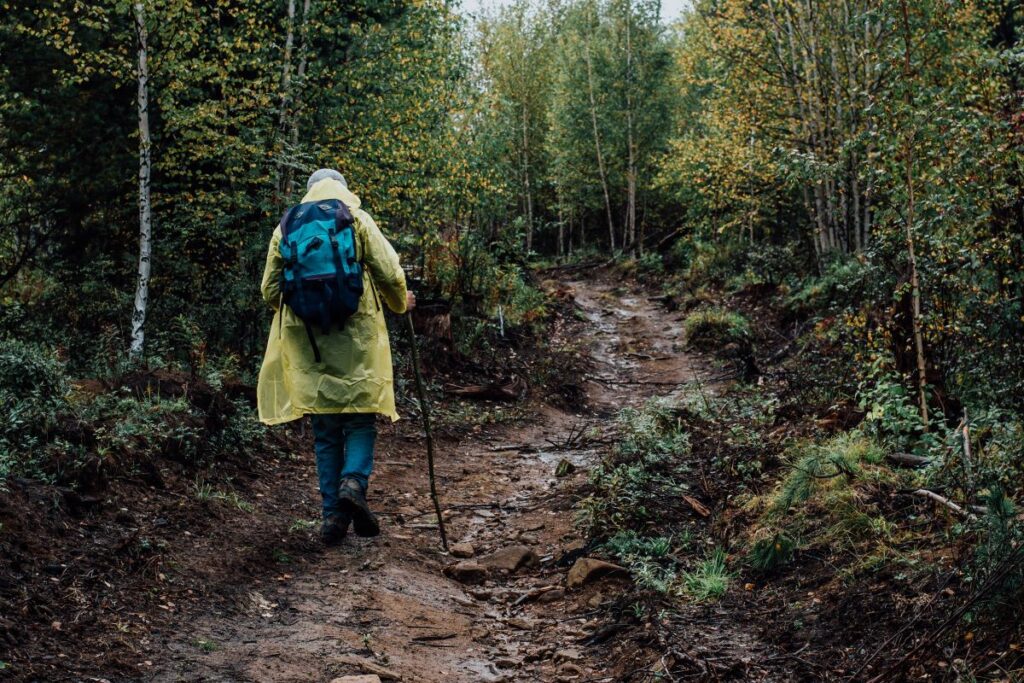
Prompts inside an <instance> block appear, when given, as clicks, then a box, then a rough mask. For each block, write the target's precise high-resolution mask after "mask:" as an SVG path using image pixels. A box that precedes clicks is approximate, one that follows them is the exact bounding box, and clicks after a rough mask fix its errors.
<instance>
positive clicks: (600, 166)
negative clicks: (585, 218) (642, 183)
mask: <svg viewBox="0 0 1024 683" xmlns="http://www.w3.org/2000/svg"><path fill="white" fill-rule="evenodd" d="M584 56H585V57H586V59H587V91H588V92H589V94H590V121H591V123H592V124H593V125H594V150H595V151H596V152H597V171H598V173H599V174H600V175H601V190H602V191H603V192H604V210H605V212H606V213H607V215H608V241H609V245H610V246H611V250H612V251H615V219H614V218H612V199H611V195H610V194H609V193H608V176H607V174H606V173H605V170H604V155H603V154H602V153H601V132H600V130H599V129H598V127H597V101H596V100H595V98H594V69H593V66H592V65H591V61H590V45H587V46H586V48H585V50H584ZM580 243H581V244H582V240H581V242H580Z"/></svg>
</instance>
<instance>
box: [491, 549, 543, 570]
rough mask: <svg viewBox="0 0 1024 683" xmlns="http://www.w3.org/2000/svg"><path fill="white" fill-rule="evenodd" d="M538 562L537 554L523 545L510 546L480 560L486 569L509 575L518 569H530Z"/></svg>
mask: <svg viewBox="0 0 1024 683" xmlns="http://www.w3.org/2000/svg"><path fill="white" fill-rule="evenodd" d="M539 561H540V558H539V557H537V553H535V552H534V551H533V550H532V549H530V548H528V547H527V546H525V545H510V546H507V547H505V548H502V549H501V550H498V551H497V552H494V553H491V554H490V555H487V556H486V557H481V558H480V562H481V563H482V564H484V565H486V566H487V567H488V568H490V569H494V570H496V571H501V572H509V573H512V572H514V571H516V570H517V569H519V568H520V567H532V566H534V565H536V564H537V563H538V562H539Z"/></svg>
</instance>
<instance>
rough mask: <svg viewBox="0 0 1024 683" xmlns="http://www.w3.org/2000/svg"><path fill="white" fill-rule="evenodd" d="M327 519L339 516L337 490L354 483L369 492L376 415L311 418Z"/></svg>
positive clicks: (317, 468)
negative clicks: (345, 480)
mask: <svg viewBox="0 0 1024 683" xmlns="http://www.w3.org/2000/svg"><path fill="white" fill-rule="evenodd" d="M310 418H311V419H312V421H313V435H314V440H315V445H316V473H317V476H318V477H319V478H320V495H321V496H322V497H323V510H324V517H327V516H328V515H334V514H337V513H338V486H339V485H340V484H341V481H342V480H343V479H355V480H356V481H357V482H359V485H360V486H362V487H363V492H364V493H365V492H366V487H367V486H368V485H369V482H370V474H371V473H372V472H373V443H374V441H376V439H377V425H376V419H377V416H376V415H375V414H373V413H338V414H329V415H310Z"/></svg>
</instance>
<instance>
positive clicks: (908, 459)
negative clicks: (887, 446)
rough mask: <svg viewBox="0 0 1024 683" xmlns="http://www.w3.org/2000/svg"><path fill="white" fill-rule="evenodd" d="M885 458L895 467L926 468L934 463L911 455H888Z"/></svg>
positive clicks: (922, 457)
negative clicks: (895, 465)
mask: <svg viewBox="0 0 1024 683" xmlns="http://www.w3.org/2000/svg"><path fill="white" fill-rule="evenodd" d="M885 457H886V459H887V460H890V461H892V462H893V463H895V464H897V465H905V466H907V467H927V466H928V465H931V464H932V463H933V462H935V461H934V460H932V459H931V458H926V457H924V456H922V455H911V454H910V453H889V454H888V455H886V456H885Z"/></svg>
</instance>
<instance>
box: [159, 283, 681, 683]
mask: <svg viewBox="0 0 1024 683" xmlns="http://www.w3.org/2000/svg"><path fill="white" fill-rule="evenodd" d="M570 287H571V289H572V291H573V294H574V296H575V300H576V305H577V306H578V308H579V311H580V312H581V313H582V316H583V317H584V318H585V321H586V323H585V325H584V326H583V329H584V330H585V331H584V338H583V339H582V343H583V345H584V346H585V347H587V348H588V349H589V353H590V355H591V357H592V372H591V374H590V376H588V377H587V381H586V386H587V388H588V390H587V402H586V405H579V406H578V407H577V408H576V409H575V410H571V411H567V410H559V409H554V408H550V407H546V408H544V409H543V410H541V411H540V412H539V414H537V415H536V416H535V418H534V419H532V420H531V421H530V422H529V423H528V424H525V425H517V426H514V427H510V428H504V429H490V430H483V429H481V430H479V431H478V432H475V433H473V434H472V436H468V437H466V438H464V439H463V440H461V441H460V442H459V443H447V444H444V445H443V447H442V449H441V457H440V462H439V472H440V476H441V480H442V482H443V499H444V502H445V503H446V507H447V510H446V516H447V517H448V519H449V533H450V535H451V536H452V539H453V541H455V542H460V543H463V544H468V545H470V546H472V553H473V557H472V558H464V559H463V560H461V562H462V564H461V565H458V566H457V567H456V568H455V569H454V571H453V570H452V569H451V568H450V567H449V570H448V572H447V574H449V575H452V576H446V573H445V572H443V569H444V568H445V567H446V566H449V565H451V564H452V563H453V562H454V561H455V560H454V559H453V558H451V557H448V556H445V555H443V554H442V553H441V552H440V551H439V549H438V543H437V539H436V533H435V526H434V524H433V523H432V515H431V512H430V511H431V506H430V502H429V499H428V497H427V495H426V492H427V487H426V482H425V478H424V475H423V472H422V469H423V468H422V467H421V463H422V458H423V456H422V444H420V443H418V442H412V443H409V442H396V440H395V439H389V438H388V437H387V435H385V436H384V437H383V438H382V440H381V446H382V452H381V453H380V456H379V469H378V472H379V474H378V475H377V476H376V478H375V480H374V482H373V484H372V496H373V499H374V502H375V504H376V506H377V508H378V509H379V510H381V512H382V518H383V519H384V532H383V535H382V536H381V537H380V538H379V539H375V540H362V539H355V538H350V539H349V540H348V541H346V543H345V545H344V546H343V547H341V548H339V549H332V550H329V551H326V552H324V554H323V555H321V556H320V557H319V558H317V560H316V562H315V563H313V564H312V565H310V566H309V568H308V569H303V570H302V571H301V572H300V571H296V572H294V573H286V572H282V573H281V574H280V575H278V576H276V577H274V576H271V577H267V578H266V580H264V581H261V582H256V583H253V584H251V585H249V586H245V587H244V589H243V590H241V591H240V595H242V596H244V597H243V598H242V599H240V600H239V601H238V604H237V605H236V607H235V608H234V609H231V610H229V611H223V612H222V611H216V612H210V613H208V614H205V615H204V616H203V617H202V618H200V619H198V620H196V621H195V622H194V623H192V624H190V625H189V627H188V628H187V630H183V631H181V632H179V633H174V634H168V637H167V640H166V651H167V654H168V661H167V662H166V664H165V665H164V666H163V667H162V668H160V667H158V668H160V671H159V672H158V673H156V674H155V675H154V676H153V677H152V680H155V681H180V680H187V681H209V680H221V681H267V682H270V681H274V682H275V683H280V682H282V681H296V682H298V681H304V682H305V681H319V680H323V681H329V680H331V679H332V678H333V677H334V676H340V675H343V674H355V673H373V672H374V671H376V672H377V673H383V675H384V676H385V678H386V676H387V673H388V672H390V673H391V674H393V675H394V676H396V677H401V680H405V681H423V682H425V683H426V682H437V683H441V682H446V683H450V682H454V681H466V682H467V683H469V682H478V681H498V680H505V681H516V680H522V681H538V680H545V681H546V680H551V681H554V680H559V679H561V678H565V679H567V680H570V679H571V680H594V679H595V678H596V680H602V679H603V678H604V677H605V675H606V671H605V670H604V662H603V661H602V658H601V657H600V655H599V654H595V652H597V653H599V652H600V651H601V650H600V649H595V648H590V647H588V645H587V643H588V642H590V641H589V640H588V637H590V636H593V635H594V632H595V630H596V629H598V628H599V627H600V626H601V624H600V623H599V622H598V620H597V619H596V615H597V613H598V612H597V610H596V608H597V607H598V606H600V604H601V603H602V601H604V600H607V599H608V598H609V597H610V596H613V595H614V593H615V592H616V582H617V581H620V579H615V578H614V577H612V578H608V579H605V580H603V581H602V582H601V583H600V584H599V585H592V586H587V587H586V589H585V590H582V591H567V590H566V587H565V583H566V572H567V569H568V565H569V564H570V563H571V561H572V560H573V559H575V558H576V557H578V556H579V555H580V554H581V551H580V549H581V547H582V543H581V542H580V541H579V540H578V538H577V536H576V534H575V532H574V529H573V524H572V510H571V504H572V491H573V490H574V488H575V487H576V486H577V485H578V484H579V483H580V482H581V481H582V480H583V478H584V477H585V476H586V475H585V470H586V467H587V466H588V464H590V463H592V462H593V461H594V460H595V459H596V458H597V457H598V456H597V454H598V449H599V448H602V447H604V444H606V443H607V442H608V441H609V440H610V438H611V436H612V435H611V434H610V433H609V430H610V426H609V425H610V424H611V421H610V419H609V418H610V417H611V416H612V415H613V414H614V412H615V411H617V410H619V409H621V408H623V407H625V406H629V405H637V404H639V403H640V402H642V401H643V400H645V398H647V397H649V396H651V395H653V394H655V393H666V391H667V385H671V384H673V383H685V382H688V381H692V380H693V379H694V377H695V376H696V375H698V374H700V373H701V366H700V365H699V363H698V362H696V361H695V360H694V359H693V358H692V357H690V356H688V355H686V354H685V353H683V352H682V340H681V338H680V333H679V326H678V324H676V323H675V322H674V321H671V320H670V321H667V322H666V320H665V318H664V314H663V313H662V312H661V311H659V310H658V309H657V308H656V305H655V304H653V303H651V302H649V301H647V300H646V298H644V297H643V296H642V295H637V294H625V293H624V292H623V291H622V290H618V289H614V288H613V286H612V285H610V284H607V283H594V282H574V283H571V284H570ZM581 435H582V436H581ZM563 459H565V460H567V461H568V462H570V463H572V464H573V465H575V466H576V469H575V474H572V475H570V476H566V477H561V478H560V477H556V476H555V470H556V466H557V464H558V463H559V462H560V461H561V460H563ZM309 476H310V478H312V476H313V472H312V468H310V472H309ZM310 488H312V486H311V487H310ZM461 550H462V551H463V552H462V553H461V554H468V551H469V548H461ZM478 566H482V567H483V568H484V570H485V571H486V573H487V575H486V579H483V580H482V582H481V583H476V584H473V583H463V582H460V580H457V579H461V581H464V582H473V581H475V580H477V579H476V574H477V573H478V572H480V570H479V569H478ZM517 566H518V567H519V568H518V570H516V569H514V568H515V567H517ZM599 637H600V635H599Z"/></svg>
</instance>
